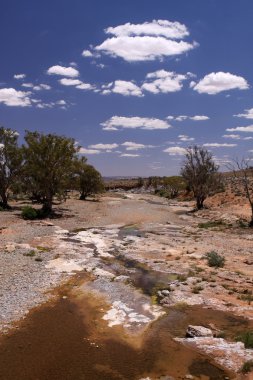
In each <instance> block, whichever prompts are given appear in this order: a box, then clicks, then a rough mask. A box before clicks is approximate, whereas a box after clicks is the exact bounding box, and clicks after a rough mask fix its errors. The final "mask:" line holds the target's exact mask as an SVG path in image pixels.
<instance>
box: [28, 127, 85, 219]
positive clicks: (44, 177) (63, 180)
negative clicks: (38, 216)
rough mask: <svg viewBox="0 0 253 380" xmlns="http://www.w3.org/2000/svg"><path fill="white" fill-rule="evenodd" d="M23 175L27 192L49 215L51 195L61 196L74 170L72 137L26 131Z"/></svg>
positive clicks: (76, 150)
mask: <svg viewBox="0 0 253 380" xmlns="http://www.w3.org/2000/svg"><path fill="white" fill-rule="evenodd" d="M25 141H26V145H24V146H23V151H24V157H25V176H26V183H27V187H28V191H29V192H30V193H31V194H36V196H37V197H39V198H40V200H41V202H42V204H43V206H42V212H43V214H44V215H45V216H46V215H50V214H52V212H53V210H52V205H53V197H54V196H55V195H57V196H58V198H59V199H62V198H63V197H64V195H65V191H66V190H67V188H68V185H69V179H70V176H71V174H72V173H73V170H74V163H75V160H76V157H77V156H76V153H77V152H78V150H79V148H77V147H76V146H75V141H74V139H72V138H67V137H65V136H57V135H55V134H43V133H39V132H29V131H26V134H25Z"/></svg>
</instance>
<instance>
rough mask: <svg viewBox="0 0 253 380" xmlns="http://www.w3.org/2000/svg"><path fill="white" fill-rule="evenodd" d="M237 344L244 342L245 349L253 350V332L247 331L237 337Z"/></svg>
mask: <svg viewBox="0 0 253 380" xmlns="http://www.w3.org/2000/svg"><path fill="white" fill-rule="evenodd" d="M236 341H237V342H243V343H244V346H245V348H253V331H246V332H243V333H241V334H240V335H238V336H237V337H236Z"/></svg>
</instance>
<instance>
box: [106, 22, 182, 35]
mask: <svg viewBox="0 0 253 380" xmlns="http://www.w3.org/2000/svg"><path fill="white" fill-rule="evenodd" d="M105 32H106V33H107V34H113V35H115V36H117V37H119V36H140V35H149V36H163V37H167V38H172V39H181V38H184V37H187V36H188V35H189V32H188V30H187V28H186V26H185V25H184V24H180V23H179V22H171V21H168V20H153V21H152V22H144V23H143V24H130V23H129V22H128V23H126V24H124V25H119V26H116V27H109V28H107V29H106V30H105Z"/></svg>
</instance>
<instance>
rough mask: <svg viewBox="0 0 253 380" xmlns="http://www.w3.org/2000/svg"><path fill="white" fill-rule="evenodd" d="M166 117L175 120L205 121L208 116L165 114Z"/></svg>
mask: <svg viewBox="0 0 253 380" xmlns="http://www.w3.org/2000/svg"><path fill="white" fill-rule="evenodd" d="M167 119H168V120H175V121H184V120H193V121H205V120H209V117H208V116H205V115H196V116H187V115H179V116H167Z"/></svg>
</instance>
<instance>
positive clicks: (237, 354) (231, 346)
mask: <svg viewBox="0 0 253 380" xmlns="http://www.w3.org/2000/svg"><path fill="white" fill-rule="evenodd" d="M175 340H176V341H177V342H180V343H183V344H184V345H186V346H190V347H192V348H194V349H196V350H198V351H199V352H201V353H204V354H206V355H208V356H210V357H211V358H212V359H214V360H215V361H216V362H217V363H218V364H219V365H221V366H223V367H224V368H227V369H228V370H231V371H234V372H239V371H240V369H241V367H242V365H243V364H244V363H245V362H246V361H248V360H253V350H251V349H245V347H244V343H242V342H228V341H226V340H225V339H223V338H212V337H195V338H175Z"/></svg>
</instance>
